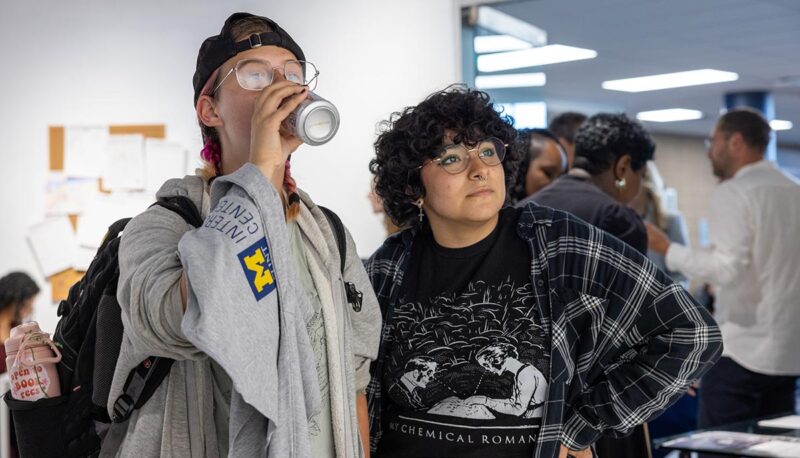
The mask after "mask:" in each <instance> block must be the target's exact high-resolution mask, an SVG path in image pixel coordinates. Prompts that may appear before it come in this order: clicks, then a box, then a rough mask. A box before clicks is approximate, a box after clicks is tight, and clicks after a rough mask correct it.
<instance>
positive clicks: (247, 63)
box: [211, 59, 319, 95]
mask: <svg viewBox="0 0 800 458" xmlns="http://www.w3.org/2000/svg"><path fill="white" fill-rule="evenodd" d="M276 69H278V70H280V71H281V73H282V74H283V77H284V78H286V79H287V80H289V81H292V82H294V83H297V84H301V85H303V86H308V90H309V91H313V90H314V89H315V88H316V87H317V77H318V76H319V70H317V67H316V66H315V65H314V64H312V63H311V62H308V61H303V60H289V61H286V62H284V64H283V65H280V66H277V67H276V66H273V65H272V64H271V63H270V62H269V61H266V60H263V59H242V60H240V61H239V62H237V63H236V65H235V66H234V67H233V68H232V69H230V71H228V73H227V74H225V76H224V77H223V78H222V80H220V82H219V83H218V84H217V85H216V86H214V89H213V90H212V91H211V95H214V94H216V92H217V91H218V90H219V88H220V87H221V86H222V83H224V82H225V80H226V79H228V77H229V76H231V73H235V74H236V81H237V82H238V83H239V86H240V87H241V88H242V89H246V90H248V91H260V90H262V89H264V88H265V87H267V86H269V85H270V84H272V81H273V80H274V79H275V70H276Z"/></svg>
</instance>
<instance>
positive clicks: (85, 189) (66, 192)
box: [45, 172, 99, 216]
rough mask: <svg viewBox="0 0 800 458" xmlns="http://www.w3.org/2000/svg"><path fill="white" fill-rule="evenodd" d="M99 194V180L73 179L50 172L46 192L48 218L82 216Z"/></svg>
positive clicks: (59, 173)
mask: <svg viewBox="0 0 800 458" xmlns="http://www.w3.org/2000/svg"><path fill="white" fill-rule="evenodd" d="M98 193H99V190H98V186H97V178H71V177H68V176H66V175H64V174H63V173H61V172H50V174H49V176H48V177H47V187H46V191H45V214H46V215H47V216H59V215H80V214H81V213H83V209H84V208H86V204H87V202H89V201H91V200H92V199H93V198H94V196H96V195H97V194H98Z"/></svg>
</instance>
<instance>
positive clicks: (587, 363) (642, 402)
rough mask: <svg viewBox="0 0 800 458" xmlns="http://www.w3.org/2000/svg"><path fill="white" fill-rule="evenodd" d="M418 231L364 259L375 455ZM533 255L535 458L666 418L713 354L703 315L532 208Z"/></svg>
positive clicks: (636, 260)
mask: <svg viewBox="0 0 800 458" xmlns="http://www.w3.org/2000/svg"><path fill="white" fill-rule="evenodd" d="M416 233H417V230H416V229H409V230H406V231H404V232H402V233H400V234H396V235H394V236H392V237H390V238H389V239H387V240H386V242H385V243H384V244H383V246H381V247H380V248H379V249H378V250H377V251H376V252H375V253H374V254H373V255H372V257H371V258H370V259H369V260H368V261H367V263H366V264H367V273H368V274H369V277H370V280H371V282H372V286H373V288H374V289H375V292H376V294H377V296H378V302H379V303H380V306H381V312H382V313H383V318H384V325H383V326H384V327H383V333H382V341H381V348H380V351H379V356H378V360H377V361H376V362H375V363H373V368H372V369H373V375H372V380H371V382H370V384H369V386H368V388H367V396H368V402H369V415H370V440H371V444H370V445H371V449H372V451H373V453H374V452H379V450H378V447H377V446H378V443H379V441H380V438H381V433H382V426H383V425H382V421H381V413H382V411H383V408H384V402H385V400H384V399H383V396H385V392H384V391H383V390H382V388H381V378H382V372H383V363H384V358H383V357H384V355H385V354H386V353H387V349H388V348H390V347H391V345H392V339H393V325H392V309H393V307H394V306H395V304H396V303H397V300H398V295H399V293H400V289H401V288H400V286H401V285H402V281H403V273H404V272H405V270H406V267H407V265H408V260H409V257H410V253H411V245H412V243H413V240H414V238H415V235H416ZM517 233H518V235H519V236H520V237H521V238H522V239H523V240H525V241H526V242H527V243H528V245H529V248H530V253H531V277H532V282H531V283H532V285H533V287H534V294H535V300H536V304H537V306H538V307H539V308H540V310H541V313H542V320H543V323H542V324H543V325H544V327H545V329H546V330H547V332H548V335H549V336H550V346H551V348H550V355H551V360H550V381H549V387H548V395H547V402H546V403H545V408H544V414H543V417H542V427H541V429H540V431H539V435H538V441H537V444H536V452H535V454H534V458H545V457H546V458H550V457H555V456H557V455H558V450H559V446H560V444H562V443H563V444H564V445H566V446H567V447H569V448H570V449H574V450H580V449H583V448H586V447H588V446H590V445H591V444H593V443H594V442H595V441H596V440H597V439H598V438H599V437H600V436H601V435H610V436H614V437H620V436H624V435H626V434H627V433H629V432H630V430H631V429H632V428H633V427H634V426H636V425H639V424H641V423H644V422H646V421H648V420H650V419H652V418H654V417H656V416H658V415H659V414H660V413H661V412H663V411H664V410H665V409H666V408H667V407H669V406H670V405H671V404H672V403H674V402H675V401H677V399H678V398H679V397H680V396H681V395H682V394H683V393H684V392H685V391H686V389H687V387H688V386H689V384H691V383H692V382H693V381H694V380H697V379H699V378H700V376H701V375H702V374H703V373H704V372H705V371H706V370H708V369H709V368H710V367H711V366H712V365H713V364H714V363H715V362H716V360H717V359H718V358H719V356H720V354H721V353H722V337H721V335H720V332H719V328H718V327H717V324H716V322H715V321H714V319H713V318H712V317H711V315H710V314H709V313H708V312H707V311H706V310H705V309H703V308H702V307H700V306H699V305H697V304H696V303H695V302H694V300H693V299H692V298H691V297H690V296H689V294H688V293H687V292H686V291H685V290H684V289H683V288H682V287H681V286H679V285H677V284H675V283H673V282H672V281H671V280H670V279H669V277H668V276H667V275H665V274H664V273H663V272H661V271H660V270H659V269H658V268H657V267H655V265H654V264H653V263H651V262H650V261H649V260H648V259H647V258H646V257H644V256H643V255H642V254H641V253H639V252H638V251H636V250H634V249H633V248H632V247H630V246H628V245H626V244H625V243H623V242H622V241H620V240H619V239H617V238H615V237H614V236H612V235H610V234H608V233H607V232H604V231H602V230H600V229H597V228H595V227H593V226H590V225H589V224H587V223H585V222H584V221H582V220H580V219H579V218H577V217H575V216H573V215H571V214H569V213H565V212H561V211H558V210H554V209H552V208H549V207H543V206H539V205H537V204H535V203H531V204H529V205H527V206H525V207H523V209H522V213H521V215H520V219H519V222H518V227H517Z"/></svg>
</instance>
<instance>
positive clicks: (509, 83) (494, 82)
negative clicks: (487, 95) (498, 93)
mask: <svg viewBox="0 0 800 458" xmlns="http://www.w3.org/2000/svg"><path fill="white" fill-rule="evenodd" d="M545 83H547V76H546V75H545V74H544V73H542V72H538V73H514V74H510V75H509V74H506V75H479V76H476V77H475V86H476V87H477V88H478V89H502V88H509V87H537V86H544V85H545Z"/></svg>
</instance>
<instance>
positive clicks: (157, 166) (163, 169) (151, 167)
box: [144, 138, 187, 193]
mask: <svg viewBox="0 0 800 458" xmlns="http://www.w3.org/2000/svg"><path fill="white" fill-rule="evenodd" d="M144 151H145V160H144V162H145V184H146V186H145V189H147V190H148V191H150V192H153V193H155V191H158V189H159V188H160V187H161V185H162V184H164V182H165V181H167V180H168V179H170V178H182V177H183V176H184V175H185V172H186V160H187V158H186V149H184V148H183V147H182V146H181V145H179V144H176V143H171V142H168V141H165V140H161V139H155V138H147V139H145V141H144Z"/></svg>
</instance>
